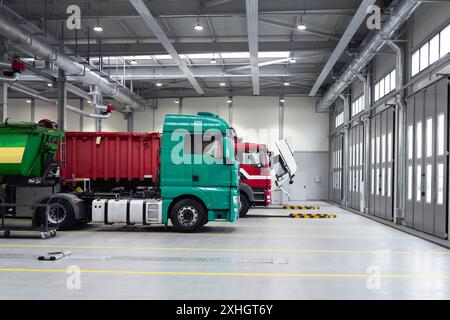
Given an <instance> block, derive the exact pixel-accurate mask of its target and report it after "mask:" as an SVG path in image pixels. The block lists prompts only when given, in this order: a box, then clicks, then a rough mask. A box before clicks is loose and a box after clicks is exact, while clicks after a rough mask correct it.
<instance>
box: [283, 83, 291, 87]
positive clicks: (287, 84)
mask: <svg viewBox="0 0 450 320" xmlns="http://www.w3.org/2000/svg"><path fill="white" fill-rule="evenodd" d="M283 85H284V86H285V87H288V86H290V85H291V84H290V83H289V82H284V83H283Z"/></svg>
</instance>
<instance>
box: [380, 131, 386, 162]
mask: <svg viewBox="0 0 450 320" xmlns="http://www.w3.org/2000/svg"><path fill="white" fill-rule="evenodd" d="M385 161H386V135H385V134H383V136H382V137H381V162H382V163H384V162H385Z"/></svg>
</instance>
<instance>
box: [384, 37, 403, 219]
mask: <svg viewBox="0 0 450 320" xmlns="http://www.w3.org/2000/svg"><path fill="white" fill-rule="evenodd" d="M387 44H388V45H389V46H390V47H391V48H392V49H393V50H394V51H395V53H396V60H395V61H396V62H395V90H396V92H397V95H396V98H395V115H396V117H395V124H394V125H395V129H394V130H395V141H396V142H397V143H395V151H394V154H395V162H394V193H393V194H394V199H393V200H394V223H397V224H404V221H405V183H406V179H405V178H406V175H405V168H406V117H405V107H406V106H405V102H404V93H403V89H402V88H403V82H404V77H403V72H404V65H405V59H404V54H403V50H402V48H401V47H399V46H398V45H397V44H396V43H394V42H393V41H388V42H387Z"/></svg>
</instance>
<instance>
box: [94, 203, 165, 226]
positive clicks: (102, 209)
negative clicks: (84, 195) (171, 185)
mask: <svg viewBox="0 0 450 320" xmlns="http://www.w3.org/2000/svg"><path fill="white" fill-rule="evenodd" d="M92 221H93V222H99V223H104V224H114V223H126V224H142V225H146V224H154V223H162V201H160V200H158V199H96V200H94V201H93V202H92Z"/></svg>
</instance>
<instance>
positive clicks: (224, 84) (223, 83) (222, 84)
mask: <svg viewBox="0 0 450 320" xmlns="http://www.w3.org/2000/svg"><path fill="white" fill-rule="evenodd" d="M219 84H220V86H221V87H225V86H226V85H227V84H226V83H225V82H221V83H219Z"/></svg>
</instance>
